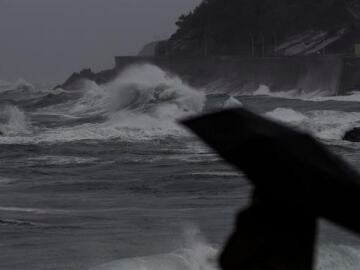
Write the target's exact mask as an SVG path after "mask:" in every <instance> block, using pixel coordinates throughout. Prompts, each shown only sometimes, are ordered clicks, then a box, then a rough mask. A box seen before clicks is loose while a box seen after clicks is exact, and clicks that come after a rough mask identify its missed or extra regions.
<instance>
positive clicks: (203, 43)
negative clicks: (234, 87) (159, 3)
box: [162, 0, 360, 55]
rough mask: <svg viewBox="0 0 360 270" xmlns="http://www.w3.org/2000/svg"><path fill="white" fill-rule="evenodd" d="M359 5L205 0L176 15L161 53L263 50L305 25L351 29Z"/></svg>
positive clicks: (352, 0) (322, 0) (325, 0)
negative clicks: (182, 13)
mask: <svg viewBox="0 0 360 270" xmlns="http://www.w3.org/2000/svg"><path fill="white" fill-rule="evenodd" d="M359 10H360V8H359V3H358V0H318V1H313V0H204V1H203V2H202V3H201V4H200V5H199V6H197V7H196V8H195V9H194V10H193V11H191V12H190V13H188V14H184V15H181V16H180V18H179V20H178V21H177V22H176V25H177V26H178V30H177V31H176V33H175V34H174V35H173V36H172V37H171V38H170V39H169V41H168V42H167V43H166V44H165V45H166V50H164V49H163V50H162V52H163V53H168V54H169V53H171V54H177V55H208V54H245V55H249V54H257V55H258V54H261V53H262V54H264V53H265V52H264V50H267V51H268V50H269V48H270V49H271V47H275V46H276V45H277V44H278V43H279V42H282V41H284V40H286V39H287V38H288V37H289V36H292V35H296V34H300V33H302V32H305V31H308V30H314V31H316V30H317V31H327V32H331V31H338V30H339V29H341V28H347V29H354V27H356V26H357V22H358V20H359V19H360V12H359ZM357 16H359V18H357Z"/></svg>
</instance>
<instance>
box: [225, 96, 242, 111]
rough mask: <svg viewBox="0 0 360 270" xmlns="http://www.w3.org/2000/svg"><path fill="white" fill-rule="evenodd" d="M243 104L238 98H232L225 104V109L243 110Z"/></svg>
mask: <svg viewBox="0 0 360 270" xmlns="http://www.w3.org/2000/svg"><path fill="white" fill-rule="evenodd" d="M241 107H243V104H242V103H241V101H240V100H238V99H237V98H235V97H233V96H230V97H229V98H228V99H227V100H226V101H225V103H224V108H227V109H231V108H241Z"/></svg>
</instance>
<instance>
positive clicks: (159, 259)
mask: <svg viewBox="0 0 360 270" xmlns="http://www.w3.org/2000/svg"><path fill="white" fill-rule="evenodd" d="M187 234H188V236H186V238H187V239H186V241H185V243H184V244H185V247H184V248H181V249H179V250H177V251H175V252H171V253H168V254H160V255H154V256H146V257H137V258H128V259H123V260H119V261H115V262H111V263H109V264H105V265H102V266H99V267H95V268H93V269H91V270H216V269H217V260H216V257H217V251H216V250H215V249H214V248H213V247H211V246H210V245H209V244H207V243H206V241H204V240H203V239H202V237H200V236H199V235H198V233H197V230H195V231H194V232H192V231H191V230H190V231H188V232H187Z"/></svg>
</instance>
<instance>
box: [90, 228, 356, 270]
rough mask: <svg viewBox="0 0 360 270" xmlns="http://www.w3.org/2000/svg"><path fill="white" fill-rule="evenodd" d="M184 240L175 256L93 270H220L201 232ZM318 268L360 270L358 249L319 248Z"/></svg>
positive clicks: (215, 254)
mask: <svg viewBox="0 0 360 270" xmlns="http://www.w3.org/2000/svg"><path fill="white" fill-rule="evenodd" d="M184 240H185V241H184V243H183V245H184V247H183V248H181V249H179V250H176V251H174V252H170V253H167V254H159V255H153V256H145V257H135V258H125V259H122V260H118V261H113V262H110V263H107V264H104V265H101V266H98V267H94V268H91V269H90V270H220V267H219V266H218V265H219V264H218V257H219V255H220V252H221V250H220V249H215V248H214V247H213V246H211V245H210V244H208V243H207V242H206V241H205V240H204V239H203V237H201V235H200V234H199V232H198V230H196V229H189V230H187V231H186V236H185V239H184ZM294 244H296V243H294ZM239 256H240V254H239ZM315 264H316V265H315V269H316V270H339V269H341V270H357V269H359V267H360V250H359V247H356V246H346V245H335V244H331V245H320V246H319V250H318V254H317V255H316V257H315Z"/></svg>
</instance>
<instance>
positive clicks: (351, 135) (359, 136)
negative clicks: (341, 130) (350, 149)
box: [343, 127, 360, 142]
mask: <svg viewBox="0 0 360 270" xmlns="http://www.w3.org/2000/svg"><path fill="white" fill-rule="evenodd" d="M343 140H345V141H349V142H360V127H356V128H353V129H352V130H350V131H348V132H346V134H345V135H344V137H343Z"/></svg>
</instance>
